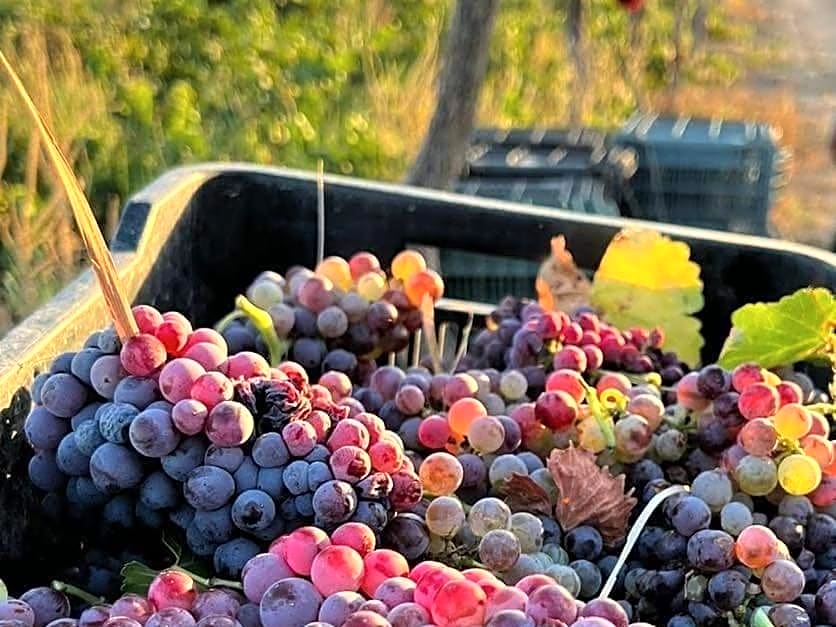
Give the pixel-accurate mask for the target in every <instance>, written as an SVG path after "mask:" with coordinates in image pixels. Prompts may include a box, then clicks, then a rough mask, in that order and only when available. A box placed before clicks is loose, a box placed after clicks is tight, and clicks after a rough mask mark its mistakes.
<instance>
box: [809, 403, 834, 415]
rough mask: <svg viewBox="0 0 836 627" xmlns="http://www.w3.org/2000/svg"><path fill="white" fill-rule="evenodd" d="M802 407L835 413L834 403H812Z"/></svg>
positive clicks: (824, 412)
mask: <svg viewBox="0 0 836 627" xmlns="http://www.w3.org/2000/svg"><path fill="white" fill-rule="evenodd" d="M804 408H805V409H808V410H809V411H814V412H818V413H820V414H836V403H813V404H812V405H805V406H804Z"/></svg>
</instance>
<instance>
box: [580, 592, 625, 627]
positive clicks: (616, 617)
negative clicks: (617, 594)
mask: <svg viewBox="0 0 836 627" xmlns="http://www.w3.org/2000/svg"><path fill="white" fill-rule="evenodd" d="M579 616H580V617H583V618H592V617H598V618H604V619H606V620H608V621H610V622H611V623H612V624H613V626H614V627H628V623H629V622H630V619H629V618H628V616H627V612H625V611H624V608H623V607H621V605H619V604H618V603H617V602H616V601H613V600H612V599H593V600H592V601H590V602H589V603H587V604H586V605H585V606H584V607H583V608H581V610H580V613H579Z"/></svg>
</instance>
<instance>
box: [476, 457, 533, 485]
mask: <svg viewBox="0 0 836 627" xmlns="http://www.w3.org/2000/svg"><path fill="white" fill-rule="evenodd" d="M486 463H487V462H486ZM515 473H516V474H518V475H527V474H528V468H526V466H525V464H524V463H523V461H522V460H521V459H519V458H518V457H517V456H516V455H512V454H510V453H509V454H507V455H500V456H499V457H497V458H496V459H495V460H493V463H492V464H491V465H490V467H489V470H488V479H490V482H491V485H501V484H502V483H504V482H505V480H506V479H510V478H511V477H512V476H513V475H514V474H515Z"/></svg>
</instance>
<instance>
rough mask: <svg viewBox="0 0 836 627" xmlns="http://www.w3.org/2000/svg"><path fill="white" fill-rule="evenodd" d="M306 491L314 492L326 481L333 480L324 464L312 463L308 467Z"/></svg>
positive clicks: (326, 465) (329, 470)
mask: <svg viewBox="0 0 836 627" xmlns="http://www.w3.org/2000/svg"><path fill="white" fill-rule="evenodd" d="M307 471H308V490H309V491H310V492H316V489H317V488H318V487H319V486H321V485H322V484H323V483H325V482H326V481H330V480H331V479H333V478H334V475H332V474H331V469H330V468H329V467H328V464H326V463H325V462H313V463H311V464H309V465H308V469H307Z"/></svg>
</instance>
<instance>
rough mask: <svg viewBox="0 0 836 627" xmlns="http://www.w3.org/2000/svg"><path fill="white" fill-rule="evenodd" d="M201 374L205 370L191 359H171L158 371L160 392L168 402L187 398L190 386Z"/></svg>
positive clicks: (204, 372)
mask: <svg viewBox="0 0 836 627" xmlns="http://www.w3.org/2000/svg"><path fill="white" fill-rule="evenodd" d="M203 374H206V370H205V369H204V368H203V366H201V365H200V364H199V363H197V362H196V361H194V360H193V359H189V358H187V357H178V358H177V359H172V360H171V361H170V362H168V363H167V364H166V365H165V366H163V369H162V370H161V371H160V378H159V381H158V384H159V386H160V393H161V394H162V395H163V398H164V399H165V400H167V401H168V402H170V403H177V402H178V401H182V400H183V399H185V398H189V396H190V394H191V390H192V386H193V385H194V383H195V381H197V379H198V378H199V377H200V376H201V375H203Z"/></svg>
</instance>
